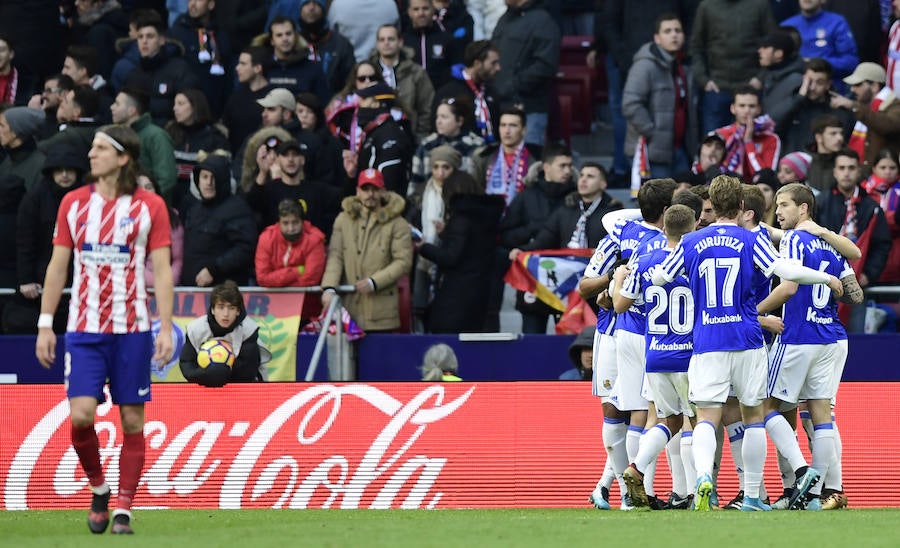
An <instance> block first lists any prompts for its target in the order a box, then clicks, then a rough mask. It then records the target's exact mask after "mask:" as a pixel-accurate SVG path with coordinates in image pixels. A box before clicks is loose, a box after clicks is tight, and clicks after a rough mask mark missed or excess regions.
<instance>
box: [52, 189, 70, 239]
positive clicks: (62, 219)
mask: <svg viewBox="0 0 900 548" xmlns="http://www.w3.org/2000/svg"><path fill="white" fill-rule="evenodd" d="M73 202H74V196H73V193H71V192H70V193H68V194H66V195H65V196H63V199H62V202H60V204H59V209H58V210H57V211H56V226H55V227H54V228H53V245H61V246H63V247H68V248H69V249H74V248H75V238H74V236H73V235H72V230H71V227H70V226H69V219H68V216H69V211H71V210H72V206H73Z"/></svg>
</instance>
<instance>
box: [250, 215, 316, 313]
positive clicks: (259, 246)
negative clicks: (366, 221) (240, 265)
mask: <svg viewBox="0 0 900 548" xmlns="http://www.w3.org/2000/svg"><path fill="white" fill-rule="evenodd" d="M254 263H255V265H256V281H257V283H259V285H261V286H263V287H312V286H316V285H319V283H320V282H321V281H322V274H324V273H325V234H324V233H323V232H322V231H321V230H319V229H318V228H316V227H315V226H313V224H312V223H310V222H309V221H308V220H306V212H305V211H304V207H303V205H302V204H301V203H300V202H298V201H297V200H283V201H282V202H281V203H280V204H278V222H277V223H275V224H273V225H270V226H268V227H266V228H265V229H264V230H263V231H262V233H260V235H259V241H258V242H257V243H256V260H255V261H254ZM318 308H319V302H318V299H304V301H303V312H302V313H301V314H300V317H301V319H302V320H308V319H310V318H313V317H315V316H316V315H318V313H319V310H318Z"/></svg>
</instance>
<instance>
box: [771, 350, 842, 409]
mask: <svg viewBox="0 0 900 548" xmlns="http://www.w3.org/2000/svg"><path fill="white" fill-rule="evenodd" d="M837 358H838V345H837V343H836V342H835V343H831V344H783V343H782V342H781V339H778V340H777V341H776V344H773V345H772V350H771V355H770V360H769V361H770V362H771V363H770V365H769V378H768V385H767V390H766V392H767V393H768V395H769V396H771V397H773V398H778V399H779V400H782V401H786V402H788V403H797V402H798V401H799V400H830V399H831V397H832V396H834V389H835V384H834V380H833V379H834V370H835V363H836V361H837Z"/></svg>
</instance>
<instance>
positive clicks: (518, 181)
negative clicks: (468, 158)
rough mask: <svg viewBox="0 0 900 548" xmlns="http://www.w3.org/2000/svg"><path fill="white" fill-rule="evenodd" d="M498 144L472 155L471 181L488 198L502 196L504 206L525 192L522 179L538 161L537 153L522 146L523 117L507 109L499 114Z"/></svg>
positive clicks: (537, 150) (520, 113)
mask: <svg viewBox="0 0 900 548" xmlns="http://www.w3.org/2000/svg"><path fill="white" fill-rule="evenodd" d="M499 137H500V139H499V142H495V143H490V144H487V145H485V146H483V147H482V148H480V149H478V150H476V151H475V154H474V156H473V157H472V177H474V178H475V180H476V181H478V183H479V184H481V185H483V186H484V189H485V192H487V193H488V194H502V195H503V196H504V198H506V205H507V206H508V205H509V204H510V203H511V202H512V201H513V198H515V197H516V194H518V193H519V192H520V191H521V190H522V189H524V188H525V175H526V174H527V173H528V169H529V168H530V167H531V164H533V163H535V162H537V161H538V158H540V157H541V149H540V148H538V147H535V146H532V145H529V144H528V143H526V142H525V113H524V112H523V111H521V110H519V109H515V108H513V109H508V110H504V111H503V112H501V113H500V131H499Z"/></svg>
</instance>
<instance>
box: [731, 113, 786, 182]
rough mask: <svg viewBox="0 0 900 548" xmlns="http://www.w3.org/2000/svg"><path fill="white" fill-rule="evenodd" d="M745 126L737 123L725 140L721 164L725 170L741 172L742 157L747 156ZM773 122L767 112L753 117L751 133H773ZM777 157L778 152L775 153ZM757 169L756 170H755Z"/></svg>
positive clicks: (742, 165)
mask: <svg viewBox="0 0 900 548" xmlns="http://www.w3.org/2000/svg"><path fill="white" fill-rule="evenodd" d="M746 131H747V130H746V128H745V127H744V126H743V125H741V124H737V127H736V128H735V130H734V131H733V132H732V133H731V135H730V136H729V137H728V139H727V140H726V141H725V160H724V161H723V162H722V165H723V166H724V167H725V169H726V170H727V171H730V172H732V173H742V172H743V167H744V159H745V157H746V156H747V150H746V148H745V143H744V133H746ZM774 134H775V122H774V121H773V120H772V118H771V117H769V115H768V114H763V115H762V116H759V117H758V118H754V119H753V135H754V136H756V135H774ZM775 157H776V158H777V157H778V154H777V153H776V154H775ZM757 171H758V170H757Z"/></svg>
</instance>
